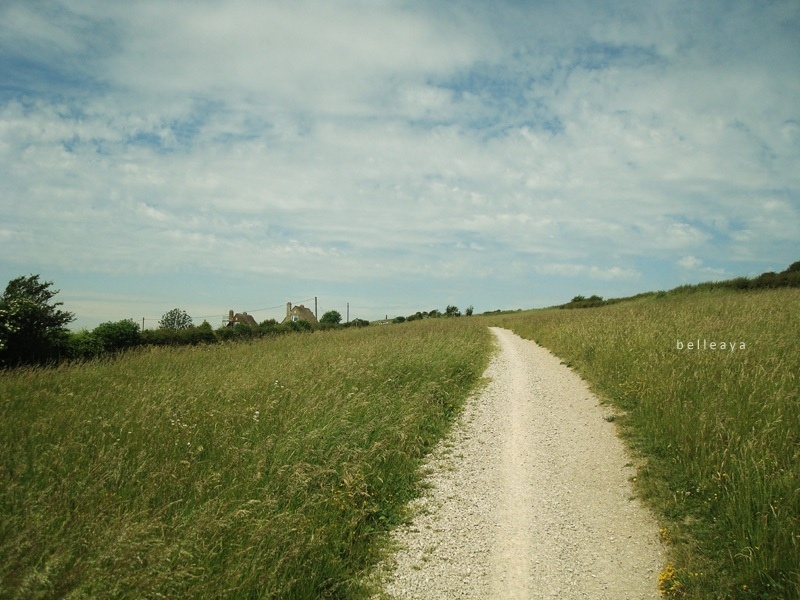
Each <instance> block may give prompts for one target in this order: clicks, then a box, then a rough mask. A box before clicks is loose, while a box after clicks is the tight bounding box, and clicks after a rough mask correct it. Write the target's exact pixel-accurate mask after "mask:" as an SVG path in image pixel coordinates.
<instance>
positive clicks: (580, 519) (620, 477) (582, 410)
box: [385, 328, 664, 600]
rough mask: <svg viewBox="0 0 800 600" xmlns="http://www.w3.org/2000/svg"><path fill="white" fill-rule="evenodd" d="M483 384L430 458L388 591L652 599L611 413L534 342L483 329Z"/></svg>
mask: <svg viewBox="0 0 800 600" xmlns="http://www.w3.org/2000/svg"><path fill="white" fill-rule="evenodd" d="M491 330H492V332H493V333H494V335H495V336H496V338H497V343H498V346H499V351H498V352H497V354H496V355H495V357H494V358H493V359H492V361H491V363H490V365H489V367H488V369H487V371H486V374H485V375H486V377H487V378H488V379H489V383H488V385H487V386H486V387H485V388H484V389H483V390H481V392H480V393H478V394H476V395H475V396H474V397H473V398H471V399H470V400H469V402H468V404H467V406H466V409H465V411H464V415H463V418H462V419H461V421H460V422H459V424H458V425H457V426H456V428H455V429H454V431H453V433H452V435H450V436H449V437H448V438H447V439H446V440H444V441H443V443H442V444H440V445H439V447H437V449H436V451H435V452H434V453H433V455H432V457H431V460H430V461H429V464H428V470H429V476H428V478H427V479H428V481H429V483H430V484H431V488H430V490H429V492H428V493H427V494H426V496H425V497H424V498H422V499H421V500H420V501H419V502H418V503H417V506H416V508H417V509H418V511H419V512H418V514H417V516H416V517H415V518H414V520H413V522H412V523H411V524H410V525H409V526H407V527H402V528H400V529H398V530H397V531H396V532H395V535H394V538H395V540H396V541H397V542H398V544H399V546H400V547H401V550H400V551H399V552H398V553H397V554H396V555H395V556H394V557H393V561H392V562H393V566H394V571H393V572H392V573H391V575H390V578H389V581H388V583H387V584H386V586H385V591H386V593H387V594H388V595H389V596H390V597H395V598H415V599H426V598H431V599H432V598H436V599H447V598H481V599H486V598H499V599H512V598H559V599H565V598H587V599H592V600H597V599H608V600H623V599H626V598H630V599H640V598H658V597H659V594H658V591H657V579H658V573H659V571H660V570H661V568H662V567H663V564H664V555H663V549H662V547H661V544H660V542H659V535H658V526H657V524H656V522H655V520H654V518H653V517H652V515H651V514H650V513H649V512H648V511H647V510H645V509H644V508H643V507H642V506H641V505H640V503H639V502H638V501H637V500H636V499H634V497H633V489H632V487H631V483H630V479H631V478H632V477H633V476H634V471H633V469H632V467H631V466H630V458H629V457H628V456H627V455H626V453H625V450H624V448H623V446H622V443H621V442H620V441H619V439H618V438H617V437H616V435H615V428H614V425H613V423H609V422H608V421H606V419H605V418H604V417H605V416H607V415H608V414H609V413H608V412H607V411H606V409H604V408H603V407H602V406H600V404H599V401H598V399H597V398H596V397H595V396H594V395H593V394H592V393H591V392H590V391H589V389H588V388H587V386H586V384H585V383H584V382H583V381H582V380H581V379H580V377H578V376H577V375H576V374H575V373H574V372H572V371H571V370H569V369H568V368H567V367H566V366H564V365H562V364H561V363H560V361H559V359H558V358H556V357H554V356H553V355H552V354H550V352H548V351H547V350H546V349H544V348H542V347H540V346H538V345H536V344H535V343H534V342H531V341H528V340H523V339H522V338H520V337H518V336H517V335H515V334H513V333H512V332H510V331H507V330H504V329H498V328H491Z"/></svg>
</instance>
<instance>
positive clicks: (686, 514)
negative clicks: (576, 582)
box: [488, 289, 800, 598]
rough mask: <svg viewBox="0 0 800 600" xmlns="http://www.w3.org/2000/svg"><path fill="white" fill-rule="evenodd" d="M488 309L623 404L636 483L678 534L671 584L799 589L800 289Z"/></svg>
mask: <svg viewBox="0 0 800 600" xmlns="http://www.w3.org/2000/svg"><path fill="white" fill-rule="evenodd" d="M488 319H490V320H491V322H492V323H495V324H498V325H501V326H504V327H508V328H510V329H513V330H514V331H516V332H517V333H518V334H520V335H522V336H524V337H527V338H529V339H534V340H536V341H537V342H539V343H540V344H542V345H544V346H546V347H547V348H549V349H550V350H552V351H553V353H554V354H556V355H558V356H559V357H561V358H562V359H563V360H564V361H565V362H567V363H568V364H570V365H571V366H573V367H575V368H576V369H577V370H578V371H579V372H580V373H581V374H582V375H583V376H584V377H585V378H586V379H587V380H588V381H589V382H590V383H591V384H592V385H593V386H594V388H595V389H596V390H597V391H598V392H599V393H600V394H601V395H602V396H604V397H605V398H607V399H608V400H609V401H611V402H612V403H613V404H614V405H616V406H617V407H618V408H619V409H620V411H621V416H620V417H619V418H618V421H619V422H620V425H621V428H620V431H621V434H622V435H624V436H625V438H626V440H627V441H628V442H629V444H630V445H631V447H632V448H633V449H634V450H635V453H636V455H637V456H639V458H640V460H641V463H642V464H641V468H640V469H639V475H638V477H637V479H636V482H635V483H636V485H637V487H638V488H639V490H640V492H641V493H642V494H643V495H644V496H645V497H646V498H647V499H648V500H649V501H650V502H651V503H652V505H653V506H654V507H655V509H656V511H657V513H658V515H659V517H660V519H661V521H662V523H663V529H662V537H663V538H664V540H665V541H666V542H667V543H668V544H670V550H671V554H672V563H671V565H670V566H669V567H668V568H667V569H665V570H664V572H663V573H662V576H661V583H662V588H663V590H664V592H665V593H666V594H667V595H671V596H682V597H688V598H798V597H800V391H799V390H800V381H798V377H800V351H798V350H800V343H799V340H800V290H798V289H781V290H765V291H752V292H747V293H741V292H738V293H737V292H734V291H730V290H724V289H710V290H692V291H691V293H680V292H673V293H667V294H660V295H653V296H649V297H646V298H642V299H639V300H632V301H629V302H625V303H620V304H614V305H609V306H603V307H600V308H589V309H585V310H578V311H565V310H539V311H532V312H526V313H517V314H512V315H505V316H496V317H490V318H488ZM722 342H724V343H725V348H722ZM712 343H713V344H714V347H713V348H712V346H711V344H712ZM689 344H691V347H690V346H689ZM698 346H699V349H698ZM731 347H732V349H731Z"/></svg>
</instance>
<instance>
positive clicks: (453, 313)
mask: <svg viewBox="0 0 800 600" xmlns="http://www.w3.org/2000/svg"><path fill="white" fill-rule="evenodd" d="M444 315H445V316H446V317H460V316H461V311H460V310H458V307H457V306H452V305H448V306H447V308H445V309H444Z"/></svg>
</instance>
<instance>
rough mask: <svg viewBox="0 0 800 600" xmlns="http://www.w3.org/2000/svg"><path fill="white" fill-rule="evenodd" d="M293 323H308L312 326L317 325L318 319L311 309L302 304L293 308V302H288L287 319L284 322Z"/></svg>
mask: <svg viewBox="0 0 800 600" xmlns="http://www.w3.org/2000/svg"><path fill="white" fill-rule="evenodd" d="M291 321H308V322H309V323H311V324H312V325H316V323H317V317H315V316H314V313H313V312H311V309H308V308H306V307H305V306H303V305H302V304H298V305H297V306H292V303H291V302H287V303H286V318H285V319H284V320H283V323H289V322H291Z"/></svg>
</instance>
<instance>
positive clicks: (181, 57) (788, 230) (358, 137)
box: [0, 0, 800, 329]
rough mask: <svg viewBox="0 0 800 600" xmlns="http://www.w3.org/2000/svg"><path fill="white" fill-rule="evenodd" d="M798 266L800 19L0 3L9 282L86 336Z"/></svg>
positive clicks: (527, 303) (422, 6)
mask: <svg viewBox="0 0 800 600" xmlns="http://www.w3.org/2000/svg"><path fill="white" fill-rule="evenodd" d="M797 260H800V2H797V0H788V1H780V0H777V1H769V0H757V1H752V2H750V1H738V0H730V1H711V2H695V1H675V0H664V1H659V2H641V1H640V0H635V1H626V0H620V1H614V2H602V1H595V0H591V1H585V2H584V1H580V0H576V1H570V2H561V1H549V0H540V1H530V2H524V1H521V0H516V1H512V0H500V1H496V0H492V1H491V2H488V1H476V0H460V1H458V2H455V1H444V0H443V1H441V2H429V1H428V0H407V1H392V0H369V1H366V0H364V1H362V0H342V1H321V0H320V1H306V0H293V1H283V0H266V1H245V0H231V1H225V2H217V1H205V0H198V1H195V2H187V1H185V0H142V1H132V2H107V1H105V0H42V1H37V2H29V1H28V0H19V1H17V0H5V1H4V2H2V3H0V279H2V281H0V284H2V285H3V286H4V285H5V283H6V282H8V281H9V280H11V279H13V278H15V277H18V276H20V275H29V274H39V275H40V277H41V279H42V280H46V281H52V282H53V289H58V290H60V292H59V294H58V295H57V296H56V300H59V301H61V302H63V303H64V305H63V306H62V307H61V308H62V309H64V310H68V311H71V312H73V313H75V316H76V320H75V322H74V323H73V324H72V325H71V326H72V328H73V329H79V328H89V329H91V328H93V327H95V326H97V325H98V324H99V323H101V322H107V321H117V320H121V319H127V318H131V319H133V320H135V321H136V322H139V323H141V322H142V319H143V318H144V319H145V321H144V323H145V326H146V327H148V328H150V327H155V326H157V321H158V319H159V318H160V317H161V316H162V315H163V314H164V313H165V312H167V311H168V310H170V309H172V308H176V307H177V308H180V309H182V310H185V311H186V312H187V313H188V314H190V315H191V316H192V317H194V318H195V322H196V323H198V324H199V323H200V322H201V321H202V320H203V319H204V318H205V319H207V320H208V321H209V322H210V323H211V324H212V325H214V326H218V325H220V324H221V322H222V318H223V315H226V314H227V312H228V310H229V309H233V310H235V311H237V312H241V311H248V312H251V313H252V314H253V316H254V317H256V319H257V320H258V321H262V320H265V319H268V318H277V319H281V318H282V316H283V315H284V314H285V303H286V302H294V303H304V304H305V305H306V306H311V307H313V306H314V298H316V299H317V306H318V311H319V315H320V316H321V315H322V314H323V313H324V312H326V311H328V310H338V311H339V312H340V313H341V314H342V315H343V316H345V317H346V315H347V314H348V313H347V306H348V303H349V316H350V318H351V319H352V318H356V317H358V318H363V319H368V320H374V319H379V318H383V317H385V316H387V315H388V316H389V317H393V316H398V315H403V316H407V315H409V314H413V313H415V312H417V311H418V310H432V309H434V308H437V309H439V310H444V308H445V307H446V306H447V305H456V306H458V307H459V308H461V310H462V311H463V310H464V309H465V308H466V307H467V306H470V305H471V306H473V307H474V309H475V312H476V313H480V312H484V311H489V310H497V309H517V308H522V309H527V308H538V307H544V306H550V305H554V304H560V303H563V302H566V301H569V300H570V299H571V298H572V297H573V296H575V295H578V294H581V295H585V296H588V295H592V294H598V295H600V296H603V297H606V298H608V297H622V296H627V295H632V294H636V293H639V292H644V291H650V290H661V289H670V288H672V287H675V286H678V285H682V284H686V283H698V282H702V281H711V280H720V279H726V278H730V277H737V276H754V275H758V274H760V273H762V272H765V271H781V270H783V269H785V268H786V267H787V266H788V265H789V264H791V263H793V262H795V261H797Z"/></svg>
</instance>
